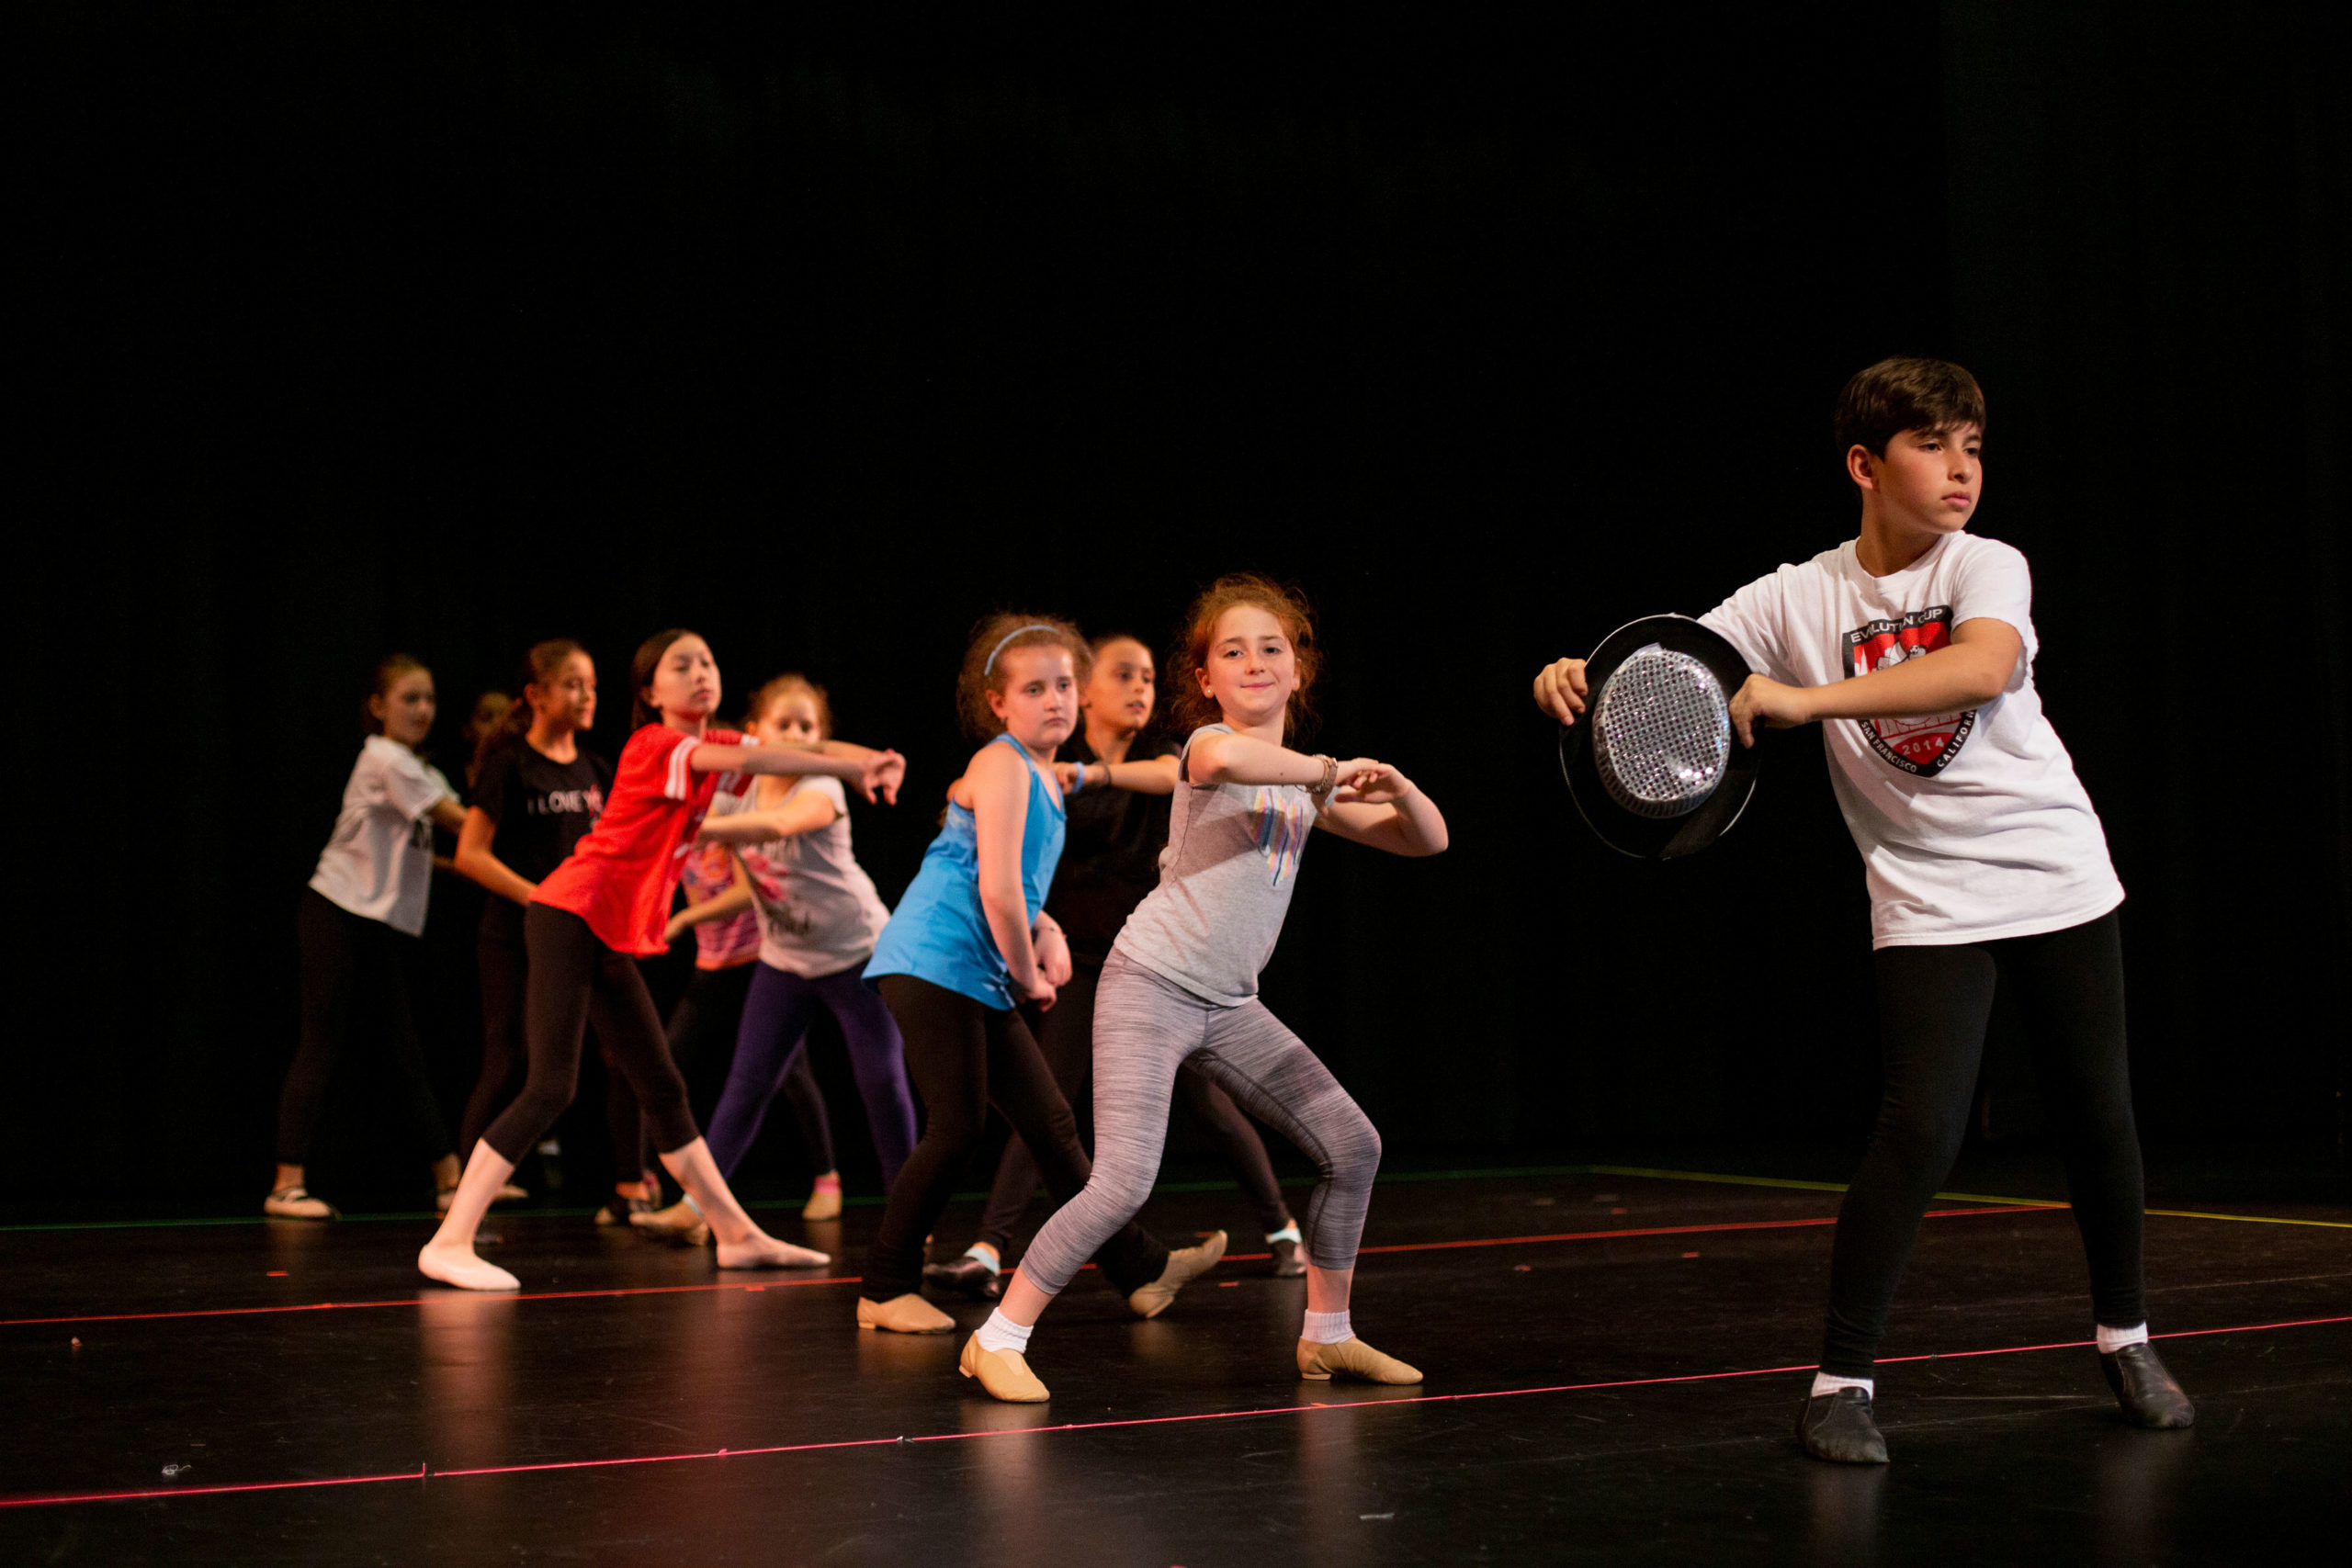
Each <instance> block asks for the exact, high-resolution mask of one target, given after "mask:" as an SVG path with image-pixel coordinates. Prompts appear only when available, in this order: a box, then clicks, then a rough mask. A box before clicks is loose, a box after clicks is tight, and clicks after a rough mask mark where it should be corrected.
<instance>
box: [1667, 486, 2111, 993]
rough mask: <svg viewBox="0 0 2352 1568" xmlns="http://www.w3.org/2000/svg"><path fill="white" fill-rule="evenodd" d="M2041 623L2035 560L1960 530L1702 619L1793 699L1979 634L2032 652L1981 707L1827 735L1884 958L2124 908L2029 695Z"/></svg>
mask: <svg viewBox="0 0 2352 1568" xmlns="http://www.w3.org/2000/svg"><path fill="white" fill-rule="evenodd" d="M2032 612H2033V580H2032V575H2031V573H2030V572H2029V571H2028V570H2027V568H2026V561H2025V557H2024V556H2023V555H2022V554H2021V553H2019V552H2018V550H2017V549H2015V548H2014V547H2010V546H2008V545H2005V544H2002V543H2000V542H1999V541H1998V540H1996V539H1985V538H1979V537H1977V536H1974V535H1972V534H1964V533H1962V534H1948V535H1946V536H1944V537H1943V538H1941V539H1939V540H1938V541H1937V542H1936V544H1935V546H1934V547H1932V548H1930V549H1929V550H1928V553H1927V554H1925V555H1923V556H1921V557H1920V558H1918V559H1917V560H1916V561H1914V562H1912V563H1911V564H1910V565H1909V566H1907V567H1905V568H1904V569H1903V570H1901V571H1898V572H1894V573H1892V574H1890V575H1888V576H1885V577H1872V576H1871V574H1870V573H1869V572H1867V571H1865V570H1862V566H1861V563H1860V560H1858V559H1857V558H1856V557H1855V554H1854V541H1852V540H1850V539H1849V540H1848V541H1847V542H1846V543H1845V544H1843V545H1840V546H1838V547H1837V548H1836V549H1834V550H1825V551H1823V552H1822V553H1821V554H1819V555H1817V556H1815V557H1814V558H1812V559H1811V560H1809V561H1806V562H1804V564H1803V565H1800V566H1784V567H1782V568H1781V569H1780V570H1778V571H1775V572H1773V573H1772V574H1771V575H1770V576H1769V577H1760V578H1758V579H1757V580H1756V581H1753V582H1751V583H1749V584H1748V585H1747V587H1745V588H1743V589H1741V590H1740V591H1739V592H1736V593H1735V594H1733V595H1732V596H1731V597H1730V598H1728V599H1726V600H1724V602H1723V603H1722V604H1719V605H1717V606H1716V607H1715V608H1714V609H1713V610H1711V611H1709V612H1708V613H1707V614H1706V615H1702V616H1700V617H1699V619H1700V620H1701V622H1702V624H1704V625H1706V626H1711V627H1713V629H1714V630H1715V631H1717V632H1719V633H1721V634H1722V635H1723V636H1724V637H1725V638H1727V639H1729V641H1730V642H1731V644H1732V645H1733V646H1734V647H1735V648H1736V649H1739V651H1740V653H1741V654H1742V656H1744V657H1745V658H1746V659H1747V663H1748V667H1749V668H1750V669H1752V670H1754V671H1758V673H1760V674H1763V675H1768V676H1770V677H1771V678H1772V679H1773V680H1775V681H1780V682H1784V683H1786V684H1789V685H1792V686H1826V685H1828V684H1829V683H1830V682H1834V681H1840V680H1845V679H1848V678H1849V677H1852V676H1857V675H1867V674H1869V673H1871V671H1877V670H1883V669H1885V668H1887V667H1888V666H1890V665H1894V664H1899V663H1901V662H1902V661H1903V660H1906V659H1916V658H1917V657H1919V656H1920V655H1922V654H1927V653H1932V652H1934V651H1935V650H1936V649H1939V648H1944V647H1948V646H1950V644H1951V634H1952V631H1953V629H1954V628H1955V627H1957V626H1960V625H1961V624H1962V622H1966V621H1973V620H1978V619H1991V620H1996V621H2005V622H2007V624H2008V625H2010V626H2014V627H2015V628H2016V629H2017V633H2018V637H2021V638H2023V639H2024V642H2025V649H2024V652H2023V653H2022V655H2021V656H2020V657H2019V658H2018V667H2017V669H2016V670H2014V671H2011V672H2010V675H2009V682H2008V685H2007V688H2006V689H2004V691H2003V692H2002V694H2000V695H1999V696H1997V697H1996V698H1994V699H1993V701H1991V702H1989V703H1987V704H1985V705H1984V706H1982V707H1978V708H1971V709H1968V710H1966V711H1965V712H1961V713H1948V714H1939V715H1935V716H1928V717H1919V718H1901V719H1845V718H1836V719H1826V720H1824V721H1823V722H1822V726H1821V732H1822V743H1823V745H1824V746H1825V747H1826V749H1827V750H1828V753H1829V762H1830V769H1829V777H1830V783H1831V784H1833V785H1835V786H1836V789H1837V792H1838V807H1839V808H1840V809H1841V810H1843V811H1844V812H1845V814H1846V826H1847V828H1848V829H1849V830H1850V831H1851V832H1852V833H1853V835H1854V843H1855V846H1856V847H1857V848H1859V849H1860V851H1861V852H1862V863H1863V866H1864V868H1865V870H1866V872H1867V874H1868V875H1869V880H1870V891H1871V945H1872V946H1873V947H1903V946H1935V945H1938V944H1951V943H1957V942H1990V941H1994V940H1996V939H1997V938H2001V937H2011V936H2030V935H2032V934H2033V933H2035V932H2037V931H2063V930H2064V929H2065V928H2066V927H2068V926H2075V925H2080V924H2082V923H2083V922H2084V921H2086V920H2092V919H2098V917H2099V916H2101V915H2103V914H2106V913H2107V912H2108V911H2109V909H2112V908H2115V907H2116V906H2117V905H2118V904H2120V903H2121V902H2122V901H2123V885H2122V883H2120V882H2119V881H2118V880H2117V879H2116V875H2115V867H2114V865H2113V863H2111V862H2110V861H2109V858H2108V852H2107V834H2106V832H2105V830H2104V829H2101V828H2100V827H2099V821H2098V812H2096V811H2095V810H2093V809H2092V808H2091V800H2090V795H2089V794H2088V793H2087V792H2086V791H2085V790H2084V788H2083V784H2082V781H2081V780H2080V779H2078V778H2076V777H2075V763H2074V759H2073V758H2071V757H2069V756H2068V755H2067V754H2066V748H2065V747H2064V745H2062V744H2061V743H2060V741H2059V739H2058V732H2057V731H2056V730H2054V729H2052V728H2051V727H2050V720H2049V719H2048V718H2047V717H2046V716H2043V714H2042V711H2041V694H2039V693H2038V692H2036V691H2035V690H2034V685H2033V660H2034V658H2035V655H2036V654H2037V653H2038V652H2039V651H2040V646H2041V645H2040V642H2039V639H2037V638H2036V637H2035V636H2034V631H2033V613H2032Z"/></svg>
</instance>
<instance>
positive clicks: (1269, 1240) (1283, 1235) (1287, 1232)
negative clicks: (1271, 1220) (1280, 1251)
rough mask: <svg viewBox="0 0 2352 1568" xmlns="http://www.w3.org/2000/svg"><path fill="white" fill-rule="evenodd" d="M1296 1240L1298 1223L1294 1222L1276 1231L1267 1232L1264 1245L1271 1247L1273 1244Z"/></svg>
mask: <svg viewBox="0 0 2352 1568" xmlns="http://www.w3.org/2000/svg"><path fill="white" fill-rule="evenodd" d="M1296 1240H1298V1222H1297V1221H1296V1220H1293V1221H1291V1223H1290V1224H1286V1225H1284V1226H1283V1228H1282V1229H1280V1230H1278V1231H1268V1232H1267V1233H1266V1245H1267V1246H1268V1247H1272V1246H1273V1245H1274V1243H1276V1242H1278V1241H1296Z"/></svg>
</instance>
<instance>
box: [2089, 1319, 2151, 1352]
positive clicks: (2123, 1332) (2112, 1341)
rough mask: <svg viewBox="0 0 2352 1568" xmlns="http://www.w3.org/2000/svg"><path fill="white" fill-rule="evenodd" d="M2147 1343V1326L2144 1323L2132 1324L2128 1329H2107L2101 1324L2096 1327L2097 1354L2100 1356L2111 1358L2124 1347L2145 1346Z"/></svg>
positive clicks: (2107, 1327) (2106, 1326)
mask: <svg viewBox="0 0 2352 1568" xmlns="http://www.w3.org/2000/svg"><path fill="white" fill-rule="evenodd" d="M2147 1342H2148V1325H2146V1324H2144V1323H2140V1324H2134V1325H2132V1326H2131V1327H2130V1328H2109V1326H2108V1325H2105V1324H2103V1323H2102V1324H2100V1325H2098V1353H2099V1354H2100V1355H2102V1356H2112V1355H2114V1354H2115V1353H2116V1352H2117V1351H2118V1350H2120V1349H2122V1348H2123V1347H2125V1346H2126V1345H2145V1344H2146V1343H2147Z"/></svg>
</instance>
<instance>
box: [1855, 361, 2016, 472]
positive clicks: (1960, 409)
mask: <svg viewBox="0 0 2352 1568" xmlns="http://www.w3.org/2000/svg"><path fill="white" fill-rule="evenodd" d="M1963 424H1973V425H1974V426H1975V427H1976V433H1977V434H1979V435H1982V434H1985V392H1984V389H1982V388H1981V387H1979V386H1977V384H1976V378H1975V377H1973V376H1971V375H1970V374H1969V373H1968V372H1967V371H1965V370H1962V368H1961V367H1959V366H1957V365H1954V364H1952V363H1951V361H1949V360H1944V359H1904V358H1896V359H1882V360H1880V361H1879V362H1878V363H1877V364H1876V365H1873V366H1871V367H1870V368H1869V369H1867V370H1864V371H1860V372H1859V373H1858V374H1857V375H1856V376H1855V377H1854V378H1853V379H1852V380H1850V381H1849V382H1847V383H1846V389H1845V390H1844V391H1842V392H1840V393H1838V423H1837V430H1838V454H1839V455H1840V456H1841V457H1842V456H1843V455H1844V454H1846V453H1848V452H1850V451H1852V450H1853V449H1854V448H1855V447H1857V446H1860V447H1862V448H1863V449H1864V450H1866V451H1868V452H1869V453H1870V454H1871V456H1872V457H1885V456H1886V444H1887V443H1888V442H1889V441H1891V440H1893V439H1894V437H1895V436H1897V435H1900V434H1903V432H1905V431H1906V430H1953V429H1957V428H1958V427H1959V426H1961V425H1963Z"/></svg>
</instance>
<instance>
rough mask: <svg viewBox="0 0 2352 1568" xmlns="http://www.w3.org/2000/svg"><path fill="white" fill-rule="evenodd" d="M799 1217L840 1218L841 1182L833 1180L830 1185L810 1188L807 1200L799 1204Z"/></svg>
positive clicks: (806, 1218) (814, 1218)
mask: <svg viewBox="0 0 2352 1568" xmlns="http://www.w3.org/2000/svg"><path fill="white" fill-rule="evenodd" d="M800 1217H801V1218H802V1219H804V1220H838V1219H840V1218H841V1217H842V1190H841V1184H840V1183H839V1182H835V1183H834V1184H833V1185H832V1186H831V1187H817V1188H811V1189H810V1190H809V1201H807V1202H806V1203H803V1204H801V1205H800Z"/></svg>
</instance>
